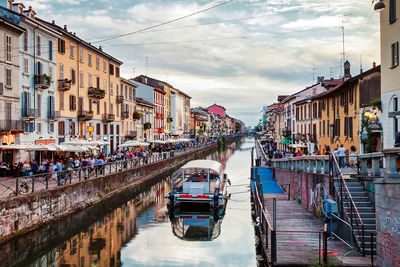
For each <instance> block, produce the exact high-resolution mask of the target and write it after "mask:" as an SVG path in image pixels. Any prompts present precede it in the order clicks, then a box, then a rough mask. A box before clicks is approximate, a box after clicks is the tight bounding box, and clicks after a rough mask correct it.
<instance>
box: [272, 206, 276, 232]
mask: <svg viewBox="0 0 400 267" xmlns="http://www.w3.org/2000/svg"><path fill="white" fill-rule="evenodd" d="M272 227H273V228H274V230H276V198H273V221H272Z"/></svg>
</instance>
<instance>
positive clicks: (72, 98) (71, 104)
mask: <svg viewBox="0 0 400 267" xmlns="http://www.w3.org/2000/svg"><path fill="white" fill-rule="evenodd" d="M69 110H71V111H73V110H76V97H75V96H74V95H70V96H69Z"/></svg>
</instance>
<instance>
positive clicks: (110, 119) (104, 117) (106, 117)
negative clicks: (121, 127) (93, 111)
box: [103, 113, 115, 122]
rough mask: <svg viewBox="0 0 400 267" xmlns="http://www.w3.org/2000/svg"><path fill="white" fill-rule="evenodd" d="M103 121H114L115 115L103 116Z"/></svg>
mask: <svg viewBox="0 0 400 267" xmlns="http://www.w3.org/2000/svg"><path fill="white" fill-rule="evenodd" d="M103 121H104V122H112V121H115V114H112V113H107V114H104V115H103Z"/></svg>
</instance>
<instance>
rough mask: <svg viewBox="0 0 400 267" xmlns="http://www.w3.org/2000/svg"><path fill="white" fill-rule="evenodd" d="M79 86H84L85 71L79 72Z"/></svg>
mask: <svg viewBox="0 0 400 267" xmlns="http://www.w3.org/2000/svg"><path fill="white" fill-rule="evenodd" d="M79 86H80V87H81V88H82V87H83V86H84V81H83V71H80V72H79Z"/></svg>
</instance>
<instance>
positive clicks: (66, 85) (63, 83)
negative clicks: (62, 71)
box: [57, 79, 72, 91]
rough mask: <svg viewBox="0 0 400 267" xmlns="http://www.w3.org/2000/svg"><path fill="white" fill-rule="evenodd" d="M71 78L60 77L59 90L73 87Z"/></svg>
mask: <svg viewBox="0 0 400 267" xmlns="http://www.w3.org/2000/svg"><path fill="white" fill-rule="evenodd" d="M71 83H72V81H71V80H67V79H60V80H58V87H57V88H58V90H60V91H68V90H69V89H71Z"/></svg>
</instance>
